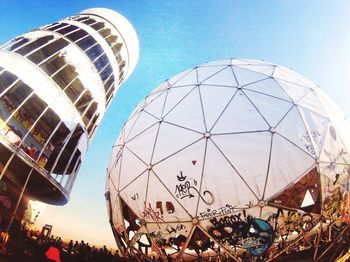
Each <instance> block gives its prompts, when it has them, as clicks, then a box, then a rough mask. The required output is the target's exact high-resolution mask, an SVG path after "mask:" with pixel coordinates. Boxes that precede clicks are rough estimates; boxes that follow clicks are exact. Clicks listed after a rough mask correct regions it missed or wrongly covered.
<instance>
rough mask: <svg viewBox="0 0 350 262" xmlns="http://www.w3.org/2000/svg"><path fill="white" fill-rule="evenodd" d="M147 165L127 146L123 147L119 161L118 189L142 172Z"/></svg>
mask: <svg viewBox="0 0 350 262" xmlns="http://www.w3.org/2000/svg"><path fill="white" fill-rule="evenodd" d="M146 168H147V165H146V164H145V163H143V162H142V161H141V160H140V159H139V158H138V157H137V156H136V155H135V154H134V153H133V152H131V151H130V150H129V148H127V147H124V150H123V156H122V161H121V169H120V179H119V183H120V184H119V190H121V189H123V188H124V187H125V186H126V185H128V184H129V183H130V182H131V181H132V180H134V179H135V178H136V177H137V176H139V175H140V174H141V173H143V172H144V171H145V170H146Z"/></svg>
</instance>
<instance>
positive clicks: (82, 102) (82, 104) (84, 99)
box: [76, 90, 92, 114]
mask: <svg viewBox="0 0 350 262" xmlns="http://www.w3.org/2000/svg"><path fill="white" fill-rule="evenodd" d="M91 101H92V96H91V93H90V91H89V90H86V91H85V92H84V94H83V95H82V96H81V97H80V99H79V100H78V101H77V103H76V108H77V109H78V111H79V112H80V114H83V113H84V112H85V110H86V108H87V107H88V106H89V104H90V102H91Z"/></svg>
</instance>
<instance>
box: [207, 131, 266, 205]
mask: <svg viewBox="0 0 350 262" xmlns="http://www.w3.org/2000/svg"><path fill="white" fill-rule="evenodd" d="M212 139H213V141H214V142H215V144H216V145H217V146H218V147H219V148H220V150H221V151H222V152H223V154H224V155H225V156H226V158H227V159H228V160H229V161H230V162H231V164H232V165H233V166H234V167H235V169H236V170H237V172H238V173H239V174H240V175H241V176H242V178H243V179H244V181H245V182H246V183H247V184H248V185H249V186H250V188H251V189H252V190H253V191H254V193H255V194H256V195H257V196H258V198H259V199H262V195H263V191H264V186H265V180H266V175H267V166H268V161H269V155H270V146H271V133H270V132H259V133H248V134H236V135H222V136H212Z"/></svg>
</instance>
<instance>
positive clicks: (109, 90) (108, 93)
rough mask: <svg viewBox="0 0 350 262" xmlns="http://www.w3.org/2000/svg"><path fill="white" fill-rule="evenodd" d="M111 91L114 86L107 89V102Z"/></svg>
mask: <svg viewBox="0 0 350 262" xmlns="http://www.w3.org/2000/svg"><path fill="white" fill-rule="evenodd" d="M113 91H114V84H113V86H111V87H110V88H109V89H108V91H107V93H106V98H107V100H108V99H109V97H110V96H111V95H112V93H113Z"/></svg>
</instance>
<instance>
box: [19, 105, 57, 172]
mask: <svg viewBox="0 0 350 262" xmlns="http://www.w3.org/2000/svg"><path fill="white" fill-rule="evenodd" d="M59 122H60V118H59V117H58V115H57V114H56V113H55V112H54V111H53V110H52V109H51V108H48V109H47V110H46V112H45V113H44V114H43V115H42V116H41V118H40V119H39V120H38V122H37V123H36V125H35V127H34V128H33V130H32V136H34V137H36V138H39V139H42V141H41V142H40V144H41V147H38V148H35V149H34V157H33V156H31V157H32V158H33V159H38V157H39V154H40V152H41V150H42V146H43V145H44V143H45V142H46V140H47V139H48V137H49V136H50V135H51V134H52V132H54V130H55V128H56V127H57V125H58V124H59ZM26 143H27V144H29V143H28V141H27V139H26ZM32 151H33V149H32ZM51 152H52V147H46V149H45V150H44V153H43V156H42V157H41V158H40V159H41V161H40V162H39V163H40V166H41V167H44V166H45V164H46V161H47V158H48V157H49V156H50V154H51Z"/></svg>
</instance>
